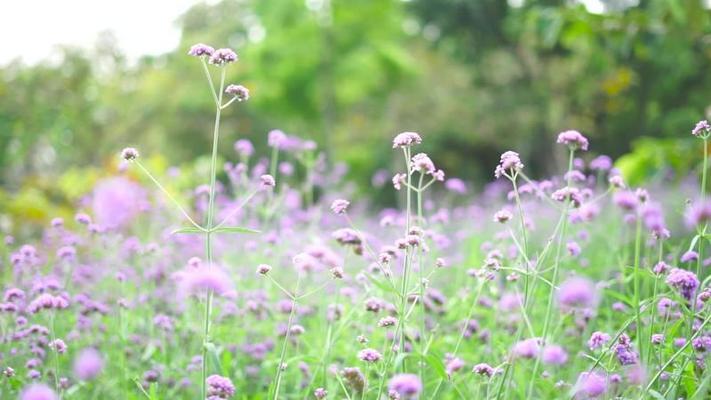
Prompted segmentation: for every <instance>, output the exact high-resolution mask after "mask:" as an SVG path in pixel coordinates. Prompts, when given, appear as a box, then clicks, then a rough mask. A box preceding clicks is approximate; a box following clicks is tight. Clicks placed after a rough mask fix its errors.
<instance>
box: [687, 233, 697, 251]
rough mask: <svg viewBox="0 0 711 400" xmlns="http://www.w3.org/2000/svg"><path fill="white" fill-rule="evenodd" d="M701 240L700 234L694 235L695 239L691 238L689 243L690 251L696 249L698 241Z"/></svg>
mask: <svg viewBox="0 0 711 400" xmlns="http://www.w3.org/2000/svg"><path fill="white" fill-rule="evenodd" d="M698 241H699V235H696V236H694V238H693V239H691V244H690V245H689V251H691V250H694V247H695V246H696V242H698Z"/></svg>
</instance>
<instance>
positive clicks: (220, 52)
mask: <svg viewBox="0 0 711 400" xmlns="http://www.w3.org/2000/svg"><path fill="white" fill-rule="evenodd" d="M235 61H237V53H235V52H234V50H232V49H217V50H215V51H214V52H213V53H212V55H211V56H210V60H209V62H210V64H214V65H217V66H220V67H221V66H224V65H227V64H230V63H233V62H235Z"/></svg>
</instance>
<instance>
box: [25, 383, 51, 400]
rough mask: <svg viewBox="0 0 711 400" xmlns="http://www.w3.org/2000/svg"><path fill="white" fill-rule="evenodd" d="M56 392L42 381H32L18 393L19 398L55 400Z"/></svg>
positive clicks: (26, 399)
mask: <svg viewBox="0 0 711 400" xmlns="http://www.w3.org/2000/svg"><path fill="white" fill-rule="evenodd" d="M58 398H59V397H57V394H56V393H54V391H53V390H52V389H50V388H49V386H47V385H44V384H42V383H33V384H31V385H29V386H27V387H25V388H24V389H22V393H20V400H57V399H58Z"/></svg>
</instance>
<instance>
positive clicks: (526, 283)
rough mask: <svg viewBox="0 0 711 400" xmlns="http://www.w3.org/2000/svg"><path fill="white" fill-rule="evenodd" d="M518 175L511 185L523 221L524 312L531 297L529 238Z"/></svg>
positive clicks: (514, 177) (513, 178)
mask: <svg viewBox="0 0 711 400" xmlns="http://www.w3.org/2000/svg"><path fill="white" fill-rule="evenodd" d="M516 175H517V174H514V176H513V177H512V179H511V183H512V184H513V190H514V196H515V197H516V208H518V215H519V219H520V221H521V238H522V242H523V243H522V246H523V253H524V254H523V262H525V263H526V265H525V267H524V270H525V271H526V275H524V277H523V287H524V290H523V308H524V310H527V309H528V295H529V275H530V272H531V271H529V267H530V265H529V264H530V263H529V262H528V261H527V260H528V238H527V235H526V219H525V217H524V215H523V207H522V206H521V196H520V195H519V193H518V185H517V184H516Z"/></svg>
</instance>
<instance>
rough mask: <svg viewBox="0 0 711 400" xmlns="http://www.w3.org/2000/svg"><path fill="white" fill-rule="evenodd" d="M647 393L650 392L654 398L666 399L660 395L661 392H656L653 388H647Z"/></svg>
mask: <svg viewBox="0 0 711 400" xmlns="http://www.w3.org/2000/svg"><path fill="white" fill-rule="evenodd" d="M649 394H650V395H651V396H652V397H654V398H655V399H658V400H666V399H665V398H664V396H662V394H661V393H659V392H657V391H656V390H654V389H649Z"/></svg>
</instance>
